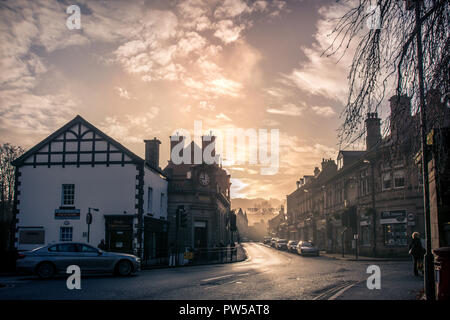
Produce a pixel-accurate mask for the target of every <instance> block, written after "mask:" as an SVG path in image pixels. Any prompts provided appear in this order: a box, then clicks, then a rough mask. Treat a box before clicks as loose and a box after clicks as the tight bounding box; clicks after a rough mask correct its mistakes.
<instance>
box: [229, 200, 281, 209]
mask: <svg viewBox="0 0 450 320" xmlns="http://www.w3.org/2000/svg"><path fill="white" fill-rule="evenodd" d="M282 204H283V205H285V206H286V200H279V199H273V198H271V199H269V200H267V199H263V198H254V199H246V198H234V199H231V209H239V208H242V209H243V210H244V211H245V210H247V209H248V208H279V207H280V206H281V205H282ZM285 210H286V209H285Z"/></svg>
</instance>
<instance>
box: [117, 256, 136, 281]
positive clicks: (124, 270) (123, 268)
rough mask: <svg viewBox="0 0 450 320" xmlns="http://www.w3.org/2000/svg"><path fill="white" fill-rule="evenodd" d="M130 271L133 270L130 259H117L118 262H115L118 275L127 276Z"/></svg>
mask: <svg viewBox="0 0 450 320" xmlns="http://www.w3.org/2000/svg"><path fill="white" fill-rule="evenodd" d="M132 271H133V266H132V265H131V262H130V261H127V260H121V261H119V263H117V267H116V273H117V274H118V275H119V276H122V277H125V276H129V275H130V274H131V272H132Z"/></svg>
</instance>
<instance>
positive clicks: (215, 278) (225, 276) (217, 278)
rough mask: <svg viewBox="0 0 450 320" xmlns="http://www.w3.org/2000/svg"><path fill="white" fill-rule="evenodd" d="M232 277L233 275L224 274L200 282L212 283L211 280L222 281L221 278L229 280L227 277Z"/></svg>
mask: <svg viewBox="0 0 450 320" xmlns="http://www.w3.org/2000/svg"><path fill="white" fill-rule="evenodd" d="M232 276H233V274H226V275H224V276H220V277H214V278H209V279H203V280H201V281H204V282H208V281H212V280H219V279H223V278H229V277H232Z"/></svg>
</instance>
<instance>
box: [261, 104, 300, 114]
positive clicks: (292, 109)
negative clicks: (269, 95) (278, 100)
mask: <svg viewBox="0 0 450 320" xmlns="http://www.w3.org/2000/svg"><path fill="white" fill-rule="evenodd" d="M304 109H305V108H304V107H298V106H296V105H295V104H293V103H287V104H285V105H283V106H281V107H279V108H267V109H266V111H267V112H268V113H272V114H280V115H285V116H300V115H302V112H303V110H304Z"/></svg>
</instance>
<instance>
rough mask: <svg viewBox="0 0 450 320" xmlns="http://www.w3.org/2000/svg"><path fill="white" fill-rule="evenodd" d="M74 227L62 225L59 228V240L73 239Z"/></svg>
mask: <svg viewBox="0 0 450 320" xmlns="http://www.w3.org/2000/svg"><path fill="white" fill-rule="evenodd" d="M72 235H73V228H72V227H61V228H59V241H72Z"/></svg>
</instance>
